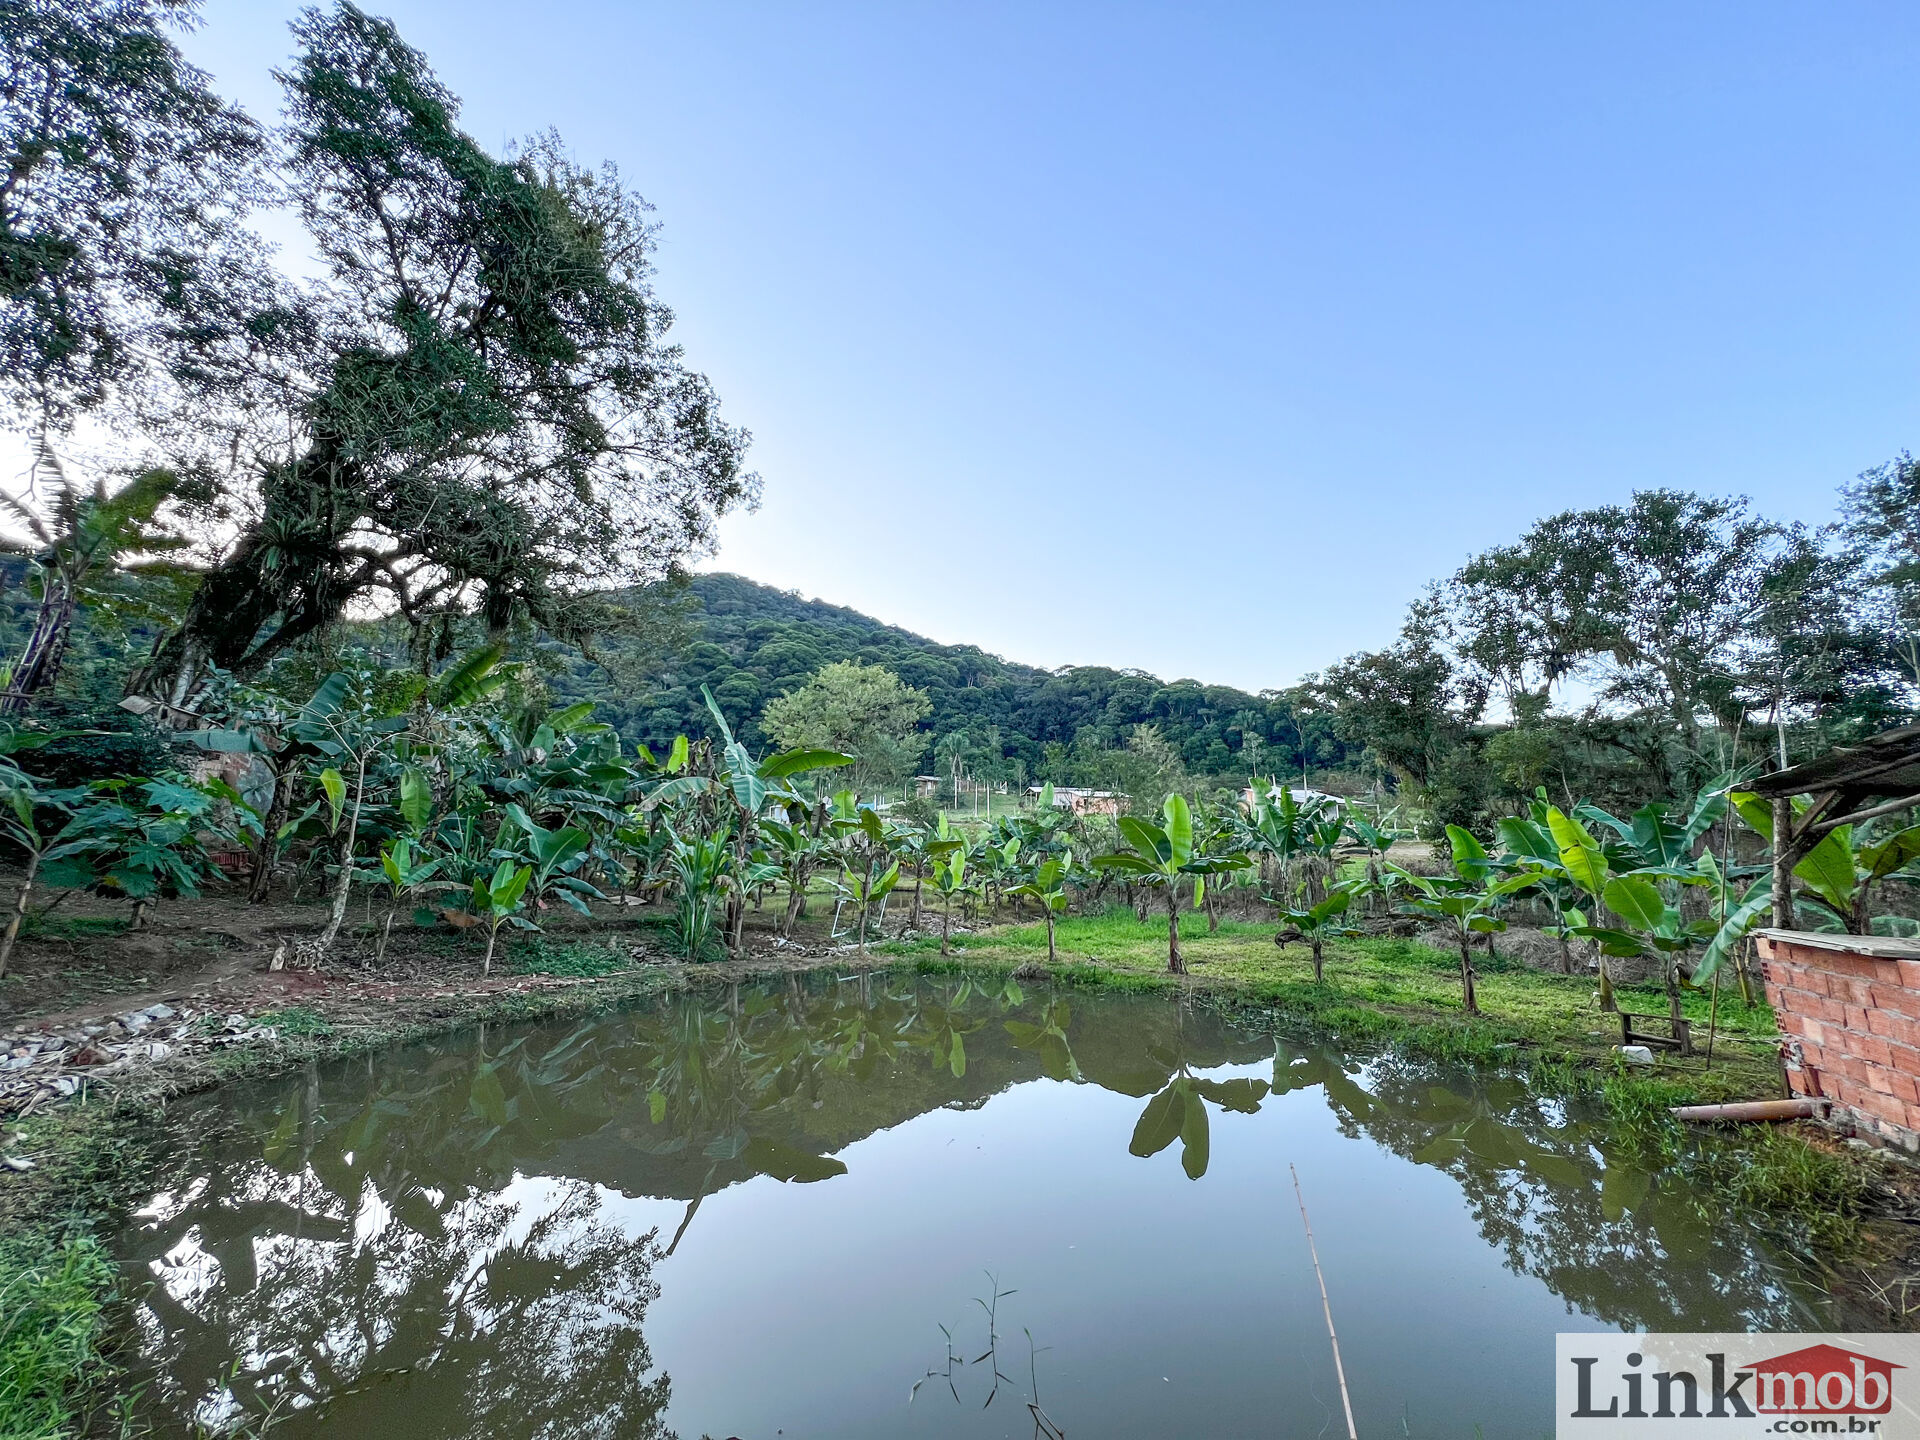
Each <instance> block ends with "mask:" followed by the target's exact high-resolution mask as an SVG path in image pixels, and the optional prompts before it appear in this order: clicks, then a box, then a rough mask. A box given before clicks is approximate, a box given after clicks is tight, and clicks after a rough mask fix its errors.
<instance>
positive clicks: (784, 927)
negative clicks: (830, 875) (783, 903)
mask: <svg viewBox="0 0 1920 1440" xmlns="http://www.w3.org/2000/svg"><path fill="white" fill-rule="evenodd" d="M806 895H807V881H806V877H805V876H804V875H802V876H801V877H800V880H799V882H798V883H797V884H789V885H788V886H787V914H786V918H785V919H783V920H782V921H781V922H780V933H781V934H782V935H784V936H786V937H787V938H788V939H789V940H791V939H792V938H793V922H794V921H796V920H798V919H799V918H800V902H801V901H802V900H804V899H805V898H806Z"/></svg>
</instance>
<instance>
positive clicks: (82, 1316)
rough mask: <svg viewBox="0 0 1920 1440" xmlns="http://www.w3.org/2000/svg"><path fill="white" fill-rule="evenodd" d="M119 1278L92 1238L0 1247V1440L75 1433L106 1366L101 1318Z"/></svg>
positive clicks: (41, 1438) (18, 1242)
mask: <svg viewBox="0 0 1920 1440" xmlns="http://www.w3.org/2000/svg"><path fill="white" fill-rule="evenodd" d="M113 1279H114V1271H113V1265H112V1262H111V1261H109V1260H108V1259H107V1256H106V1253H105V1251H104V1250H102V1249H101V1247H100V1245H99V1243H98V1242H97V1241H95V1240H93V1239H92V1238H91V1237H87V1236H79V1237H74V1238H70V1239H68V1240H66V1241H64V1242H61V1243H59V1244H46V1243H41V1244H34V1243H32V1242H30V1241H25V1240H16V1241H9V1242H6V1243H4V1244H0V1440H53V1437H56V1436H64V1435H66V1434H68V1433H69V1429H70V1426H71V1424H72V1422H73V1420H74V1418H75V1408H76V1404H77V1397H78V1395H79V1393H80V1391H81V1390H82V1389H83V1388H84V1386H85V1384H86V1382H87V1380H88V1377H89V1376H90V1374H91V1373H92V1372H93V1371H94V1370H95V1369H96V1368H97V1367H99V1365H100V1364H101V1361H100V1356H99V1350H98V1338H99V1333H100V1325H101V1311H102V1308H103V1306H104V1304H105V1302H106V1298H107V1296H108V1295H109V1294H110V1293H111V1291H112V1288H113Z"/></svg>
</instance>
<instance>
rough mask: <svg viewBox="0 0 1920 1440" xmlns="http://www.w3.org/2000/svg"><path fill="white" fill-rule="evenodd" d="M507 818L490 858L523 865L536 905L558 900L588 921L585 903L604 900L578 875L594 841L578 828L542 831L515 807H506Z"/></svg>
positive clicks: (523, 811) (592, 886)
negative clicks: (512, 861) (517, 862)
mask: <svg viewBox="0 0 1920 1440" xmlns="http://www.w3.org/2000/svg"><path fill="white" fill-rule="evenodd" d="M506 816H507V820H508V822H509V823H508V824H506V825H503V826H502V827H501V830H500V835H499V836H498V837H497V838H496V840H495V842H494V849H493V856H492V858H494V859H499V860H515V861H523V862H525V864H526V865H527V868H528V871H529V873H530V876H531V878H530V879H529V881H528V884H527V893H528V898H529V899H531V900H532V901H533V902H534V904H535V905H542V904H544V903H545V902H546V901H547V900H548V899H557V900H560V901H562V902H564V903H565V904H567V905H571V906H572V907H573V908H574V909H575V910H578V911H579V912H580V913H581V914H582V915H585V916H588V917H589V918H591V917H592V915H593V911H592V909H591V908H590V907H589V906H588V904H587V902H588V901H589V900H605V899H606V898H607V897H606V895H605V894H603V893H602V892H601V891H600V890H599V888H598V887H596V886H594V885H592V884H590V883H589V882H588V881H587V880H585V879H584V878H582V877H581V876H580V875H579V874H578V873H577V871H578V869H579V866H580V861H581V859H582V858H583V857H584V856H585V854H586V851H587V847H588V846H589V845H590V844H591V843H592V839H593V837H592V836H591V835H590V834H588V832H587V831H586V830H585V829H584V828H582V827H581V826H578V825H563V826H560V827H558V828H557V829H552V830H548V829H545V828H543V827H542V826H540V825H538V824H536V823H534V820H533V817H531V816H530V815H528V814H527V812H526V811H525V810H523V809H522V808H521V807H520V806H518V805H514V804H509V805H507V806H506Z"/></svg>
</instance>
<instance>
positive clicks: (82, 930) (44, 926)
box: [20, 913, 132, 940]
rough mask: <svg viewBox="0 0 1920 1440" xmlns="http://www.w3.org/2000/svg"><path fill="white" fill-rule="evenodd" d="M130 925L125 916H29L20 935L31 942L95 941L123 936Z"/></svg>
mask: <svg viewBox="0 0 1920 1440" xmlns="http://www.w3.org/2000/svg"><path fill="white" fill-rule="evenodd" d="M131 923H132V920H131V918H130V917H129V916H126V915H48V914H44V913H43V914H39V915H34V914H29V915H28V916H27V919H26V923H25V924H24V925H22V926H21V927H20V933H21V934H22V935H23V936H25V937H27V938H29V939H33V940H97V939H100V938H102V937H104V936H108V935H124V934H126V933H127V927H128V925H130V924H131Z"/></svg>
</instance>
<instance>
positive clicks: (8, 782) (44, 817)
mask: <svg viewBox="0 0 1920 1440" xmlns="http://www.w3.org/2000/svg"><path fill="white" fill-rule="evenodd" d="M61 733H64V732H61ZM55 738H56V732H53V731H39V732H30V731H23V730H16V729H14V728H13V727H12V726H10V725H8V726H0V806H4V808H0V836H4V837H5V838H6V839H7V840H9V841H11V842H12V843H13V844H14V846H15V847H17V848H18V849H19V851H20V852H21V854H22V855H23V856H24V857H25V863H24V864H23V865H22V866H21V867H20V887H19V890H18V891H17V892H16V893H15V895H14V898H13V913H12V914H11V915H10V916H8V918H7V928H6V933H5V934H4V935H0V976H4V975H5V974H6V973H7V961H8V960H10V959H11V958H12V957H13V947H14V942H15V941H17V940H18V939H19V938H20V927H21V925H22V924H23V923H24V922H25V920H26V918H27V901H28V898H29V897H30V896H31V894H32V893H33V887H34V884H35V882H36V881H37V880H39V878H40V867H41V866H42V865H43V864H44V863H46V861H48V860H49V859H53V860H58V859H60V858H61V857H62V856H64V855H66V854H68V853H70V852H69V851H68V849H67V848H66V847H67V846H68V845H69V844H70V843H71V842H72V839H73V830H74V825H73V807H74V805H75V803H77V802H79V801H81V800H82V799H83V798H84V797H85V796H86V794H87V792H86V791H85V790H46V789H42V788H41V787H40V786H39V785H37V784H36V783H35V782H34V780H33V778H32V777H31V776H29V775H28V774H26V772H25V771H23V770H21V769H20V768H19V767H18V766H16V765H15V764H14V763H13V761H12V759H11V757H12V756H13V755H14V754H15V753H17V752H19V751H22V750H32V749H38V748H39V747H40V746H42V745H45V744H46V743H48V742H49V741H50V740H53V739H55ZM49 827H51V833H49Z"/></svg>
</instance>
